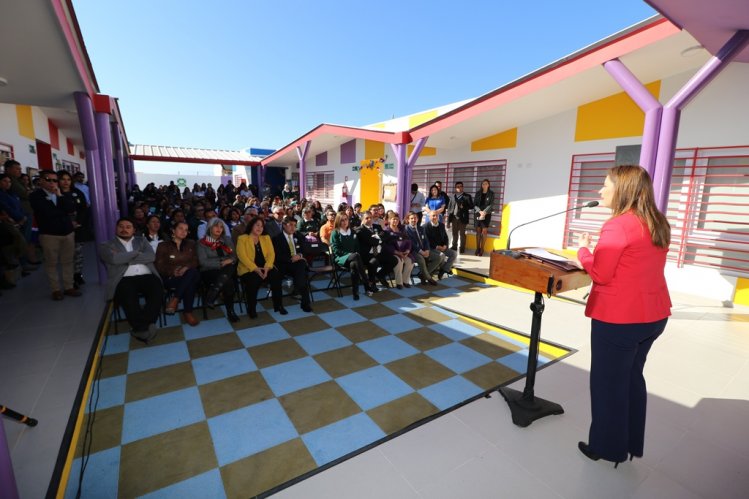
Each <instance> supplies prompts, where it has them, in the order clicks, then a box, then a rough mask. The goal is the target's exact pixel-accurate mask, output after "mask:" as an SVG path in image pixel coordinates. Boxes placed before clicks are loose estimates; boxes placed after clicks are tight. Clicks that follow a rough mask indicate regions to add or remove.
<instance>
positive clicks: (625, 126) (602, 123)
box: [575, 80, 661, 142]
mask: <svg viewBox="0 0 749 499" xmlns="http://www.w3.org/2000/svg"><path fill="white" fill-rule="evenodd" d="M645 87H646V88H647V89H648V91H649V92H650V93H651V94H653V96H654V97H655V98H656V99H658V97H659V95H660V92H661V82H660V80H659V81H654V82H652V83H648V84H647V85H645ZM644 124H645V113H644V112H642V110H641V109H640V108H639V107H638V106H637V104H635V101H633V100H632V98H630V96H629V95H627V94H626V93H625V92H621V93H618V94H614V95H611V96H609V97H605V98H603V99H600V100H597V101H593V102H589V103H587V104H583V105H582V106H580V107H578V108H577V124H576V125H575V142H581V141H584V140H602V139H618V138H621V137H637V136H641V135H642V128H643V126H644Z"/></svg>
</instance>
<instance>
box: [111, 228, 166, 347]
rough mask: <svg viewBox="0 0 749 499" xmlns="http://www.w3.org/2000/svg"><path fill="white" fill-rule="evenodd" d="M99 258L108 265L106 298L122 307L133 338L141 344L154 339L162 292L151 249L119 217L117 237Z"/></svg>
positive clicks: (133, 229) (146, 242)
mask: <svg viewBox="0 0 749 499" xmlns="http://www.w3.org/2000/svg"><path fill="white" fill-rule="evenodd" d="M99 256H100V258H101V259H102V261H103V262H104V263H105V264H106V266H107V276H108V279H107V299H109V300H112V299H114V300H115V304H116V305H118V306H120V307H122V310H123V311H124V312H125V319H127V322H128V323H129V324H130V327H131V328H132V331H131V333H130V334H131V335H132V336H133V337H135V338H137V339H138V340H141V341H144V342H149V341H151V340H153V339H154V338H155V337H156V324H155V323H156V319H157V318H158V317H159V311H160V309H161V299H162V296H163V293H164V288H163V286H162V283H161V279H160V278H159V272H158V271H157V270H156V267H155V266H154V260H155V257H156V255H155V254H154V252H153V248H151V245H150V244H148V241H146V240H145V238H143V237H142V236H136V235H135V225H134V224H133V222H132V220H130V219H129V218H120V219H119V220H118V221H117V227H116V237H115V238H114V239H112V240H110V241H107V242H105V243H102V244H101V245H100V247H99ZM141 296H143V297H144V299H145V301H144V303H143V305H141V303H140V297H141Z"/></svg>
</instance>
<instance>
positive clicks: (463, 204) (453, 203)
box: [447, 182, 473, 255]
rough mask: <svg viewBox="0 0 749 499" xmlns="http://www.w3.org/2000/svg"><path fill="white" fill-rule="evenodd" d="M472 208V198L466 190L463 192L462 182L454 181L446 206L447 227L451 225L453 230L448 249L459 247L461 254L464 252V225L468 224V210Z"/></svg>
mask: <svg viewBox="0 0 749 499" xmlns="http://www.w3.org/2000/svg"><path fill="white" fill-rule="evenodd" d="M472 209H473V198H472V197H471V195H470V194H468V193H467V192H463V182H455V194H453V195H452V197H451V198H450V203H449V204H448V206H447V214H448V218H447V227H448V228H449V227H450V226H452V230H453V234H452V235H453V239H452V245H451V246H450V249H452V250H457V249H458V247H460V254H461V255H462V254H463V253H465V252H466V225H468V212H469V211H471V210H472ZM458 241H460V245H458Z"/></svg>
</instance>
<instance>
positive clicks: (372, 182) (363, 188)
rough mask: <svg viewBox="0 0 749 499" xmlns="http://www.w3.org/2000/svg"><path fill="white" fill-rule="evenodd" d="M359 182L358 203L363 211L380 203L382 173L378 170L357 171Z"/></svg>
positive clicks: (365, 169)
mask: <svg viewBox="0 0 749 499" xmlns="http://www.w3.org/2000/svg"><path fill="white" fill-rule="evenodd" d="M359 182H360V184H359V198H360V199H359V202H360V203H361V204H362V206H364V207H365V209H366V208H369V206H371V205H373V204H375V203H379V202H381V201H382V172H381V171H380V169H379V168H362V169H361V170H359Z"/></svg>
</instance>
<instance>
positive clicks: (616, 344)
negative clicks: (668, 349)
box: [578, 165, 671, 465]
mask: <svg viewBox="0 0 749 499" xmlns="http://www.w3.org/2000/svg"><path fill="white" fill-rule="evenodd" d="M599 192H600V194H601V204H602V205H603V206H606V207H608V208H611V211H612V217H611V218H610V219H609V220H607V221H606V222H605V223H604V224H603V227H602V228H601V233H600V236H599V238H598V244H597V245H596V248H595V251H594V252H592V253H591V251H590V249H589V247H590V243H591V237H590V234H588V233H583V234H581V235H580V236H579V239H578V242H579V246H580V249H579V250H578V258H579V260H580V263H581V264H582V265H583V268H584V269H585V271H586V272H588V274H589V275H590V277H591V279H592V280H593V286H592V287H591V290H590V296H589V297H588V302H587V305H586V307H585V315H586V316H587V317H590V318H591V334H590V336H591V365H590V400H591V416H592V422H591V424H590V432H589V435H588V442H587V443H586V442H579V443H578V448H579V449H580V451H581V452H582V453H583V454H584V455H585V456H586V457H588V458H590V459H592V460H594V461H597V460H598V459H605V460H607V461H612V462H614V463H616V464H617V465H618V464H619V462H621V461H624V460H625V459H626V458H627V455H629V458H630V459H632V458H634V457H642V455H643V450H644V442H645V408H646V403H647V391H646V387H645V378H644V377H643V374H642V372H643V368H644V367H645V360H646V359H647V355H648V352H649V351H650V347H651V346H652V345H653V342H654V341H655V340H656V339H657V338H658V337H659V336H660V335H661V333H662V332H663V330H664V329H665V327H666V322H667V321H668V316H669V315H671V299H670V297H669V293H668V287H667V286H666V278H665V275H664V268H665V266H666V255H667V253H668V246H669V243H670V240H671V228H670V227H669V225H668V221H667V220H666V217H665V216H664V215H663V214H662V213H661V212H660V211H658V208H657V207H656V204H655V196H654V194H653V186H652V184H651V182H650V176H649V175H648V173H647V172H646V171H645V170H644V169H643V168H641V167H639V166H636V165H622V166H616V167H614V168H612V169H610V170H609V171H608V174H607V176H606V179H605V181H604V184H603V188H602V189H601V190H600V191H599Z"/></svg>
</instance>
